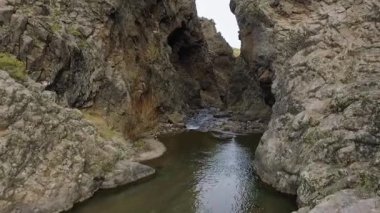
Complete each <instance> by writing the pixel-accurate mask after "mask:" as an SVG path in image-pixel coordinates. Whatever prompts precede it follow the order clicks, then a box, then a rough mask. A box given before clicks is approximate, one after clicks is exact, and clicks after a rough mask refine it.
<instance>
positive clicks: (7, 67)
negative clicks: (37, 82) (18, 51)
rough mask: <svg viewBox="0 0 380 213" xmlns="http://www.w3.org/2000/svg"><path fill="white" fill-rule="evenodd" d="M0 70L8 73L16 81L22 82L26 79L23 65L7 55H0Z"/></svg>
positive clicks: (12, 56)
mask: <svg viewBox="0 0 380 213" xmlns="http://www.w3.org/2000/svg"><path fill="white" fill-rule="evenodd" d="M0 69H1V70H4V71H6V72H8V73H9V75H10V76H11V77H12V78H14V79H16V80H22V81H23V80H25V79H26V78H27V72H26V65H25V63H24V62H22V61H20V60H18V59H17V58H16V56H14V55H11V54H9V53H0Z"/></svg>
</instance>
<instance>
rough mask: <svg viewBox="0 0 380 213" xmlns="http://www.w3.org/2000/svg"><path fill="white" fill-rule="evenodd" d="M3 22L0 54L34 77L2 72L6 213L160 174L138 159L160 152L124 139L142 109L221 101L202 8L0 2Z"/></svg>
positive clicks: (177, 3) (1, 182)
mask: <svg viewBox="0 0 380 213" xmlns="http://www.w3.org/2000/svg"><path fill="white" fill-rule="evenodd" d="M0 27H1V28H0V54H1V55H0V57H2V58H1V59H2V60H7V58H3V56H4V57H8V53H11V54H13V55H16V56H17V58H18V59H20V60H21V61H23V62H24V63H25V64H26V68H27V69H26V70H27V72H28V73H27V75H28V76H29V77H30V79H29V78H28V76H20V77H21V78H20V79H17V80H16V79H13V78H11V77H10V76H9V75H8V74H7V72H9V73H11V72H10V70H5V71H7V72H4V71H0V162H1V164H0V212H11V213H13V212H42V213H44V212H59V211H62V210H65V209H69V208H70V207H72V205H73V204H74V203H76V202H79V201H83V200H84V199H87V198H89V197H90V196H91V195H92V194H93V193H94V192H95V191H96V190H98V189H99V188H110V187H115V186H118V185H123V184H126V183H129V182H132V181H135V180H137V179H140V178H142V177H145V176H148V175H151V174H153V173H154V170H153V169H152V168H149V167H146V166H143V165H141V164H139V163H135V162H133V161H137V160H141V159H146V158H147V155H149V156H150V155H156V154H157V153H155V152H153V154H151V153H140V152H139V150H136V149H135V148H134V147H133V144H131V143H129V141H126V139H125V137H124V136H125V135H123V134H121V133H120V130H123V122H125V121H126V120H127V121H129V120H132V118H133V117H134V116H136V115H135V114H134V112H135V111H134V109H133V107H135V106H136V105H134V103H136V102H137V103H144V102H141V101H142V100H146V99H148V100H150V101H152V102H154V103H149V102H147V103H149V104H151V105H152V106H153V107H155V110H157V111H158V112H161V113H166V112H171V111H181V110H186V109H189V108H192V107H194V108H198V107H201V106H205V107H206V106H217V107H220V106H223V103H222V101H221V97H220V88H219V87H218V86H217V78H216V75H215V73H214V69H213V66H212V61H211V59H210V58H209V52H208V47H207V44H206V42H205V38H204V36H203V33H202V31H201V24H200V21H199V19H198V17H197V13H196V9H195V3H194V1H188V0H164V1H161V0H143V1H132V0H93V1H87V0H69V1H67V0H51V1H45V0H33V1H29V0H18V1H14V0H0ZM3 53H7V54H3ZM12 60H13V59H12ZM2 62H3V61H2ZM13 62H14V61H13ZM6 63H8V62H6V61H5V65H4V64H0V69H4V67H5V68H7V67H8V64H6ZM19 64H21V65H22V64H23V63H21V62H20V63H19V62H17V65H19ZM24 70H25V69H24ZM12 72H14V71H12ZM12 74H13V75H15V73H12ZM16 74H17V75H25V74H24V73H23V72H20V73H16ZM36 82H38V83H36ZM65 107H66V108H65ZM141 107H144V106H141ZM148 107H150V106H148ZM69 108H80V109H86V110H83V112H84V113H82V112H80V111H79V110H75V109H69ZM87 108H90V109H87ZM127 136H128V135H127ZM143 144H144V143H143ZM147 145H148V146H150V147H157V146H158V147H160V149H163V148H162V147H161V146H159V145H156V144H154V143H152V141H149V142H148V143H147ZM153 149H155V148H153ZM160 153H161V152H160ZM157 155H158V154H157Z"/></svg>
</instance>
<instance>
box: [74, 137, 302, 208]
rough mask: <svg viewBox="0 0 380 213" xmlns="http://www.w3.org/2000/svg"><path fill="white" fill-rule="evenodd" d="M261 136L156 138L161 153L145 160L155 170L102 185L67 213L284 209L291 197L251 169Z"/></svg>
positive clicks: (289, 206) (291, 204) (287, 206)
mask: <svg viewBox="0 0 380 213" xmlns="http://www.w3.org/2000/svg"><path fill="white" fill-rule="evenodd" d="M260 136H261V135H257V134H255V135H249V136H237V137H235V138H231V139H217V138H216V137H213V136H212V134H210V133H201V132H195V131H189V132H185V133H182V134H178V135H167V136H163V137H161V139H160V140H161V141H163V142H164V144H165V145H166V147H167V148H168V151H167V153H166V154H165V155H164V156H163V157H161V158H159V159H157V160H153V161H150V162H147V164H148V165H150V166H152V167H154V168H156V169H157V174H156V175H155V176H154V177H152V178H150V179H148V180H145V181H140V182H139V183H136V184H133V185H130V186H126V187H122V188H119V189H114V190H104V191H101V192H99V193H97V194H96V195H95V196H94V197H93V198H91V199H90V200H88V201H86V202H84V203H82V204H79V205H77V206H76V207H75V208H74V209H73V210H71V211H70V213H198V212H199V213H250V212H258V213H260V212H262V213H287V212H292V211H293V210H296V205H295V199H294V198H293V197H289V196H286V195H283V194H280V193H278V192H276V191H274V190H273V189H271V188H270V187H268V186H266V185H265V184H263V183H262V182H261V181H260V180H259V179H258V177H257V176H256V175H255V173H254V171H253V168H252V161H253V158H254V150H255V149H256V146H257V144H258V142H259V139H260Z"/></svg>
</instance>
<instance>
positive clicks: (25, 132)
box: [0, 70, 154, 213]
mask: <svg viewBox="0 0 380 213" xmlns="http://www.w3.org/2000/svg"><path fill="white" fill-rule="evenodd" d="M55 100H56V94H55V93H53V92H49V91H44V87H43V86H42V85H41V84H38V83H35V82H34V81H32V80H28V81H26V82H24V83H22V84H21V83H20V82H17V81H15V80H14V79H13V78H11V77H10V76H9V75H8V74H7V73H6V72H4V71H2V70H0V162H1V163H0V212H4V213H13V212H21V213H24V212H41V213H43V212H58V211H62V210H67V209H69V208H71V207H72V205H73V204H74V203H76V202H79V201H83V200H84V199H86V198H89V197H90V196H92V194H93V193H94V192H95V191H96V190H98V189H99V188H109V187H115V186H118V185H122V184H126V183H129V182H133V181H136V180H138V179H140V178H142V177H146V176H148V175H152V174H153V173H154V169H152V168H150V167H147V166H144V165H141V164H139V163H134V162H132V157H133V156H134V153H133V149H132V148H131V144H129V143H127V142H126V141H124V140H123V137H122V136H120V137H116V136H115V137H113V139H106V138H103V137H102V136H101V135H100V134H99V133H98V131H97V128H95V127H94V126H93V125H92V124H90V123H89V122H88V121H86V120H85V119H84V117H83V114H82V113H81V112H80V111H79V110H74V109H67V108H63V107H62V106H59V105H57V104H56V103H55Z"/></svg>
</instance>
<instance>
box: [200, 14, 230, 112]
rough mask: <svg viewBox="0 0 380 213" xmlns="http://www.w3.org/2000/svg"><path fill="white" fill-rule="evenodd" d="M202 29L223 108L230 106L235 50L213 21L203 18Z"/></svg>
mask: <svg viewBox="0 0 380 213" xmlns="http://www.w3.org/2000/svg"><path fill="white" fill-rule="evenodd" d="M201 27H202V32H203V34H204V37H205V40H206V43H207V46H208V50H209V57H210V59H211V63H212V65H213V68H214V73H215V76H216V83H217V84H216V85H217V87H218V90H219V94H220V97H221V99H222V101H223V106H222V107H226V105H227V104H228V99H227V96H228V88H229V85H230V81H231V77H232V71H233V69H234V65H235V58H234V57H233V50H232V47H231V46H230V45H229V44H228V43H227V42H226V40H225V39H224V38H223V36H222V34H221V33H220V32H218V31H217V30H216V26H215V22H214V21H213V20H210V19H207V18H201Z"/></svg>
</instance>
